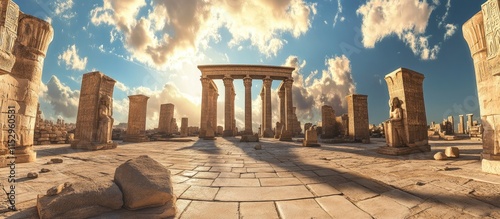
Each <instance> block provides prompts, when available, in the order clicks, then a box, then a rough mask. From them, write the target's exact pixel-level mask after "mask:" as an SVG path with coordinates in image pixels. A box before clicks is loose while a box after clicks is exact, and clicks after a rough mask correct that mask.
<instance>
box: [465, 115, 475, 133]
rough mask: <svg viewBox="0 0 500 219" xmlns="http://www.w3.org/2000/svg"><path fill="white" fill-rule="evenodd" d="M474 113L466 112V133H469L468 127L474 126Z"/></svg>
mask: <svg viewBox="0 0 500 219" xmlns="http://www.w3.org/2000/svg"><path fill="white" fill-rule="evenodd" d="M473 117H474V114H472V113H470V114H467V133H470V129H471V128H472V126H474V118H473Z"/></svg>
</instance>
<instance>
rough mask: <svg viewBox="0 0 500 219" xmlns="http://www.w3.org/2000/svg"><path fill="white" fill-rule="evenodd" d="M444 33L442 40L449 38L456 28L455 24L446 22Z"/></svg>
mask: <svg viewBox="0 0 500 219" xmlns="http://www.w3.org/2000/svg"><path fill="white" fill-rule="evenodd" d="M445 28H446V33H445V34H444V40H447V39H449V38H450V37H451V36H453V34H455V31H456V30H457V26H456V25H454V24H446V25H445Z"/></svg>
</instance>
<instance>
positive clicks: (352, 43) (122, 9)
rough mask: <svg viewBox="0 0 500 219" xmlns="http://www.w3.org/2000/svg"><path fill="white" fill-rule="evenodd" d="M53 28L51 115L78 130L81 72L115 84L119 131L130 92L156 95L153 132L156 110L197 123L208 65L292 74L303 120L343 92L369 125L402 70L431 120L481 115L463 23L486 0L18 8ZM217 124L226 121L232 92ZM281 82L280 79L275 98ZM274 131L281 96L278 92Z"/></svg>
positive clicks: (266, 0) (74, 3)
mask: <svg viewBox="0 0 500 219" xmlns="http://www.w3.org/2000/svg"><path fill="white" fill-rule="evenodd" d="M14 2H16V3H17V4H18V5H19V6H20V9H21V11H23V12H24V13H27V14H31V15H34V16H36V17H39V18H42V19H44V20H47V21H48V22H50V23H51V24H52V26H53V28H54V40H53V41H52V43H51V45H50V47H49V50H48V52H47V57H46V59H45V64H44V68H43V75H42V83H43V85H42V86H41V90H40V98H39V100H40V105H41V110H42V111H43V116H44V118H45V119H51V120H55V119H57V118H62V119H65V121H66V122H75V120H76V115H77V109H78V98H79V94H80V93H79V90H80V87H81V79H82V75H83V74H85V73H88V72H92V71H100V72H102V73H104V74H106V75H108V76H110V77H111V78H113V79H115V80H116V81H117V83H116V84H115V89H114V94H113V117H114V119H115V125H116V124H118V123H120V122H127V118H128V97H127V96H128V95H135V94H144V95H147V96H149V97H150V99H149V101H148V110H147V127H148V128H155V127H157V126H158V118H159V115H158V113H159V110H160V104H164V103H173V104H174V105H175V114H174V117H175V118H177V122H178V123H179V125H180V120H181V117H188V118H189V126H199V124H200V112H201V109H200V105H201V82H200V80H199V79H200V75H201V72H200V71H199V70H198V69H197V66H198V65H204V64H255V65H277V66H292V67H295V68H296V70H295V71H294V72H293V78H294V85H293V103H294V106H296V107H297V112H296V113H297V117H298V119H299V121H300V122H301V123H302V125H303V124H305V123H306V122H312V123H317V122H319V121H321V110H320V109H321V106H322V105H331V106H333V108H334V109H335V111H336V115H337V116H339V115H341V114H343V113H346V112H347V105H346V101H345V96H346V95H348V94H351V93H357V94H366V95H368V111H369V122H370V124H379V123H380V122H382V121H384V120H386V119H387V117H388V116H389V106H388V98H389V95H388V90H387V85H386V82H385V80H384V76H385V75H386V74H389V73H390V72H392V71H394V70H396V69H398V68H400V67H404V68H409V69H412V70H414V71H417V72H420V73H422V74H424V76H425V79H424V85H423V86H424V87H423V90H424V100H425V107H426V113H427V121H428V123H430V122H431V121H436V122H440V121H442V120H443V118H446V117H448V116H449V115H453V116H455V121H458V115H459V114H466V113H473V114H474V115H475V116H476V117H475V118H476V119H477V118H478V116H479V104H478V99H477V89H476V81H475V75H474V67H473V62H472V58H471V56H470V52H469V48H468V46H467V44H466V42H465V40H464V38H463V35H462V25H463V24H464V23H465V22H466V21H467V20H468V19H469V18H470V17H472V16H473V15H474V14H476V13H477V12H479V11H480V9H481V4H482V3H484V2H485V1H484V0H481V1H451V0H442V1H439V0H323V1H309V0H274V1H271V0H253V1H243V0H182V1H180V0H127V1H123V0H96V1H84V0H66V1H64V0H30V1H25V0H14ZM215 82H216V84H217V86H218V88H219V98H218V112H217V114H218V125H223V124H224V116H223V115H224V110H223V109H224V92H223V90H224V86H223V83H222V81H221V80H216V81H215ZM279 83H280V82H279V81H274V82H273V84H272V89H273V90H275V89H276V88H277V87H278V85H279ZM234 84H235V89H236V100H235V101H236V109H235V112H236V121H237V127H239V128H240V129H242V127H244V110H243V109H244V99H245V98H244V86H243V81H242V80H235V81H234ZM261 88H262V81H261V80H254V81H253V86H252V100H253V101H252V105H253V109H252V114H253V119H252V120H253V127H254V131H257V127H258V126H259V125H260V124H259V123H260V121H261V115H260V114H261V112H260V110H261V101H260V95H259V94H260V90H261ZM272 109H273V123H275V122H276V121H278V111H279V110H278V97H277V93H276V92H273V93H272Z"/></svg>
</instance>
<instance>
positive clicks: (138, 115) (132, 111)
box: [123, 94, 149, 142]
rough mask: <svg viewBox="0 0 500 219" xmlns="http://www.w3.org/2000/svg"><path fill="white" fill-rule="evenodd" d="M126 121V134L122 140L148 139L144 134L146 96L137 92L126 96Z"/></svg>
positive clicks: (146, 106)
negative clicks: (127, 101) (127, 100)
mask: <svg viewBox="0 0 500 219" xmlns="http://www.w3.org/2000/svg"><path fill="white" fill-rule="evenodd" d="M128 99H129V107H128V123H127V134H126V135H125V137H124V138H123V141H124V142H144V141H149V139H148V137H147V136H146V112H147V108H148V99H149V97H148V96H145V95H142V94H139V95H132V96H128Z"/></svg>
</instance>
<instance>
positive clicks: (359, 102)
mask: <svg viewBox="0 0 500 219" xmlns="http://www.w3.org/2000/svg"><path fill="white" fill-rule="evenodd" d="M346 99H347V112H348V118H349V122H348V127H349V131H348V135H349V138H350V139H351V140H353V141H361V142H363V143H370V130H369V129H368V96H367V95H361V94H351V95H348V96H346Z"/></svg>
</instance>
